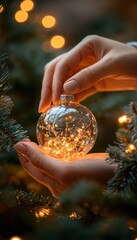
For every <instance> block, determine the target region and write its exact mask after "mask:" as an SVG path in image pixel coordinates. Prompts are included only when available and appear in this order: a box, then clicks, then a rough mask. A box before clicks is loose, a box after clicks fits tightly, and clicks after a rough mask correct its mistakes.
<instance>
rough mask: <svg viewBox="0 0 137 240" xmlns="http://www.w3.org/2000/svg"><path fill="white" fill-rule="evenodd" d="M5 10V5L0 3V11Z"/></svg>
mask: <svg viewBox="0 0 137 240" xmlns="http://www.w3.org/2000/svg"><path fill="white" fill-rule="evenodd" d="M3 10H4V7H3V6H2V5H0V13H2V12H3Z"/></svg>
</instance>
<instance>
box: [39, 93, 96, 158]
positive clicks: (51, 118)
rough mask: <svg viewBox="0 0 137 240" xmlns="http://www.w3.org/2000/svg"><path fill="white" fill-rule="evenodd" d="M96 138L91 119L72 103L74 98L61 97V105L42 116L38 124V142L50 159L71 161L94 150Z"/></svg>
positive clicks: (63, 95) (68, 96)
mask: <svg viewBox="0 0 137 240" xmlns="http://www.w3.org/2000/svg"><path fill="white" fill-rule="evenodd" d="M96 137H97V123H96V119H95V117H94V115H93V114H92V113H91V112H90V111H89V110H88V109H87V108H86V107H85V106H83V105H81V104H79V103H76V102H74V99H73V95H69V94H62V95H61V97H60V104H59V105H55V106H52V107H51V108H49V109H48V110H47V111H46V112H45V113H42V114H41V116H40V118H39V120H38V124H37V139H38V142H39V144H40V145H41V146H42V147H43V149H44V150H45V152H46V153H47V154H48V155H50V156H53V157H56V158H59V159H62V160H65V161H73V160H75V159H77V158H80V157H82V156H84V155H85V154H86V153H88V152H89V150H90V149H91V148H92V147H93V145H94V143H95V140H96Z"/></svg>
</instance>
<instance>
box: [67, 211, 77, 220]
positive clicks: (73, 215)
mask: <svg viewBox="0 0 137 240" xmlns="http://www.w3.org/2000/svg"><path fill="white" fill-rule="evenodd" d="M69 217H70V218H72V219H75V218H77V217H78V215H77V213H76V212H72V213H71V214H70V216H69Z"/></svg>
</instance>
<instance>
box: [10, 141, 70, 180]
mask: <svg viewBox="0 0 137 240" xmlns="http://www.w3.org/2000/svg"><path fill="white" fill-rule="evenodd" d="M14 147H15V149H16V151H17V152H19V153H21V154H23V155H24V156H25V157H26V158H27V159H29V161H30V162H31V163H32V164H33V165H34V166H35V167H36V168H38V169H40V170H41V171H43V172H44V173H46V174H47V175H48V176H50V177H52V178H55V179H56V180H58V181H60V182H61V180H60V179H61V176H62V174H63V173H64V172H65V165H66V164H67V163H66V162H63V161H60V160H59V159H54V158H52V157H50V156H48V155H46V154H45V152H44V151H43V150H42V148H40V147H39V146H38V145H37V144H36V143H33V142H23V141H22V142H18V143H17V144H16V145H15V146H14Z"/></svg>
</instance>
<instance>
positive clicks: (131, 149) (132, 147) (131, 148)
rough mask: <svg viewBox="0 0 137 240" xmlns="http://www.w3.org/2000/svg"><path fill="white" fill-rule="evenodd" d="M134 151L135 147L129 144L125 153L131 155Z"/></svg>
mask: <svg viewBox="0 0 137 240" xmlns="http://www.w3.org/2000/svg"><path fill="white" fill-rule="evenodd" d="M135 150H136V147H135V145H133V144H132V143H129V144H128V146H127V149H126V153H132V152H133V151H135Z"/></svg>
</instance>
